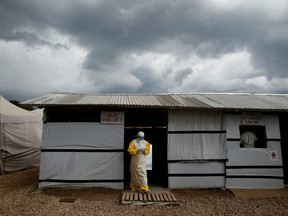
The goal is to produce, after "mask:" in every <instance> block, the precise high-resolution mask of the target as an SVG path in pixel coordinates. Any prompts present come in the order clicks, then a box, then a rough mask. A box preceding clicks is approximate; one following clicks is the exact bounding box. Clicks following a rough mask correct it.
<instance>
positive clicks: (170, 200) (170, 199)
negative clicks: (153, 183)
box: [167, 194, 173, 202]
mask: <svg viewBox="0 0 288 216" xmlns="http://www.w3.org/2000/svg"><path fill="white" fill-rule="evenodd" d="M167 198H168V200H169V202H173V199H172V197H171V194H167Z"/></svg>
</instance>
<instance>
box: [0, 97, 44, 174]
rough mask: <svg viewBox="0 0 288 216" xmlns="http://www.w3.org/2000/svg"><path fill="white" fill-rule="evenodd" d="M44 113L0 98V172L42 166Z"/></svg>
mask: <svg viewBox="0 0 288 216" xmlns="http://www.w3.org/2000/svg"><path fill="white" fill-rule="evenodd" d="M41 140H42V114H33V113H31V112H29V111H27V110H24V109H21V108H19V107H17V106H15V105H13V104H11V103H10V102H8V101H7V100H5V99H4V98H3V97H1V96H0V173H1V174H4V173H7V172H13V171H17V170H21V169H26V168H30V167H34V166H39V165H40V145H41Z"/></svg>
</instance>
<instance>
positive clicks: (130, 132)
mask: <svg viewBox="0 0 288 216" xmlns="http://www.w3.org/2000/svg"><path fill="white" fill-rule="evenodd" d="M138 131H143V132H144V134H145V140H147V141H148V142H149V143H150V144H152V149H153V150H152V170H147V177H148V184H149V185H156V186H160V187H168V164H167V111H166V110H164V109H140V110H139V109H129V110H126V111H125V130H124V186H125V188H129V185H130V160H131V156H130V155H129V153H128V152H127V149H128V146H129V142H130V141H131V140H133V139H135V138H136V135H137V133H138Z"/></svg>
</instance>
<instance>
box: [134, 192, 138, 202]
mask: <svg viewBox="0 0 288 216" xmlns="http://www.w3.org/2000/svg"><path fill="white" fill-rule="evenodd" d="M134 200H135V201H138V193H135V194H134Z"/></svg>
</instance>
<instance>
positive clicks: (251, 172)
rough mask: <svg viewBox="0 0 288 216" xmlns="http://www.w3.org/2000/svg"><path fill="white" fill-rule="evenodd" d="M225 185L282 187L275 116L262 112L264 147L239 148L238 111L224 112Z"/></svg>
mask: <svg viewBox="0 0 288 216" xmlns="http://www.w3.org/2000/svg"><path fill="white" fill-rule="evenodd" d="M225 120H226V126H227V150H228V153H227V154H228V161H227V164H226V172H227V176H226V187H227V188H283V187H284V182H283V165H282V153H281V137H280V129H279V127H280V126H279V119H278V116H277V115H262V120H261V125H263V126H265V128H266V136H267V148H241V147H240V131H239V125H241V115H240V114H226V115H225Z"/></svg>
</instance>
